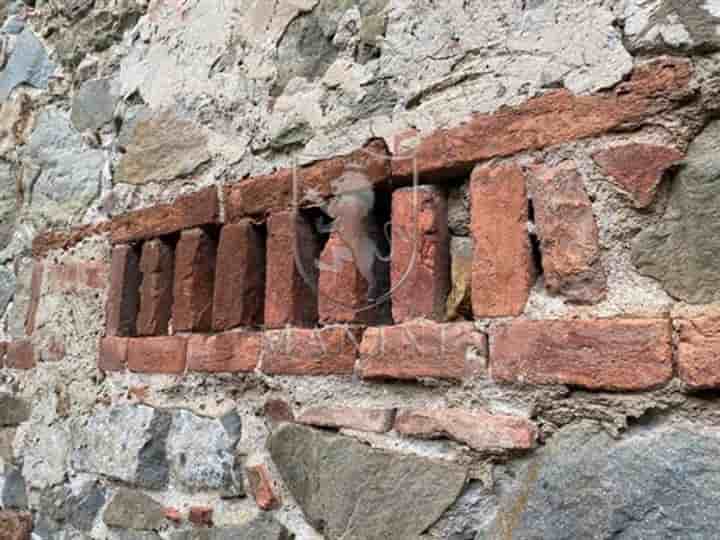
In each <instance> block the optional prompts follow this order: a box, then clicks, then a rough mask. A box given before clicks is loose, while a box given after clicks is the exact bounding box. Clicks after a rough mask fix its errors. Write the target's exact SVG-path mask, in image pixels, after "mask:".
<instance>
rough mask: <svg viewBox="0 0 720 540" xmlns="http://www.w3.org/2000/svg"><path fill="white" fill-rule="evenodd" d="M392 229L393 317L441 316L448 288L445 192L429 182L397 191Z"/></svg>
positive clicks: (394, 195)
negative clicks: (428, 183) (419, 292)
mask: <svg viewBox="0 0 720 540" xmlns="http://www.w3.org/2000/svg"><path fill="white" fill-rule="evenodd" d="M392 231H393V232H392V263H391V280H390V281H391V287H392V291H393V293H392V314H393V320H394V321H395V322H396V323H402V322H405V321H409V320H411V319H416V318H426V319H432V320H435V321H442V320H444V319H445V315H446V301H447V295H448V292H449V289H450V238H449V232H448V203H447V196H446V194H445V193H444V192H443V191H442V190H440V189H439V188H436V187H434V186H420V187H418V188H417V189H415V188H403V189H396V190H395V191H394V192H393V200H392ZM418 291H422V294H418Z"/></svg>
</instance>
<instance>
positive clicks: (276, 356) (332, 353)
mask: <svg viewBox="0 0 720 540" xmlns="http://www.w3.org/2000/svg"><path fill="white" fill-rule="evenodd" d="M362 332H363V328H362V327H357V326H327V327H325V328H318V329H305V328H287V329H284V330H270V331H267V332H264V333H263V337H264V341H263V350H262V360H261V367H260V369H261V370H262V371H263V372H264V373H270V374H276V375H349V374H351V373H352V372H353V369H354V367H355V361H356V360H357V353H358V348H359V344H360V338H361V337H362Z"/></svg>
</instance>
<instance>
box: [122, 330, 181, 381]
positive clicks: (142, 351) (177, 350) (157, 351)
mask: <svg viewBox="0 0 720 540" xmlns="http://www.w3.org/2000/svg"><path fill="white" fill-rule="evenodd" d="M186 352H187V340H186V339H185V338H182V337H176V336H165V337H150V338H130V339H129V340H128V350H127V364H128V369H129V370H130V371H134V372H137V373H169V374H181V373H184V372H185V363H186Z"/></svg>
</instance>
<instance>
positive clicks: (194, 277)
mask: <svg viewBox="0 0 720 540" xmlns="http://www.w3.org/2000/svg"><path fill="white" fill-rule="evenodd" d="M216 252H217V243H216V241H215V239H213V238H212V237H211V236H210V235H209V234H208V233H207V232H205V231H203V230H202V229H190V230H187V231H183V232H182V234H181V235H180V240H179V241H178V243H177V246H175V280H174V283H173V287H174V292H173V307H172V320H173V329H174V330H175V331H178V332H192V331H198V332H203V331H207V330H210V329H211V327H212V307H213V292H214V287H215V254H216Z"/></svg>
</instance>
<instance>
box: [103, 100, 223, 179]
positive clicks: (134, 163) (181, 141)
mask: <svg viewBox="0 0 720 540" xmlns="http://www.w3.org/2000/svg"><path fill="white" fill-rule="evenodd" d="M122 139H123V140H127V141H128V142H127V145H126V146H125V154H124V155H123V157H122V158H121V160H120V163H119V164H118V168H117V174H116V176H115V180H116V181H117V182H124V183H128V184H147V183H149V182H168V181H170V180H173V179H175V178H179V177H184V176H188V175H190V174H192V173H193V172H194V171H195V170H196V169H197V168H198V167H199V166H200V165H202V164H203V163H205V162H207V161H208V160H209V159H210V153H209V152H208V149H207V143H208V140H207V135H206V134H205V133H204V132H203V130H202V129H200V128H199V127H197V126H196V125H195V124H194V123H193V122H191V121H189V120H185V119H183V118H179V117H178V116H177V115H176V114H175V113H174V112H173V111H171V110H170V109H165V110H162V111H159V112H153V111H150V110H145V111H144V112H142V113H141V114H139V115H138V116H137V118H135V120H134V121H133V122H132V123H131V124H129V125H128V127H127V128H125V133H124V134H122Z"/></svg>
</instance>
